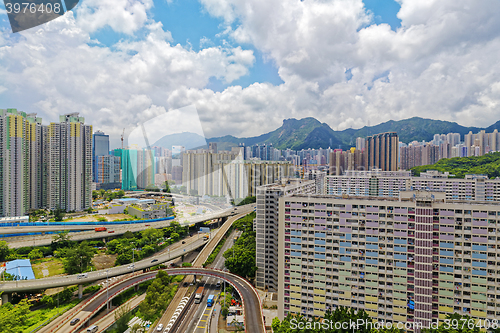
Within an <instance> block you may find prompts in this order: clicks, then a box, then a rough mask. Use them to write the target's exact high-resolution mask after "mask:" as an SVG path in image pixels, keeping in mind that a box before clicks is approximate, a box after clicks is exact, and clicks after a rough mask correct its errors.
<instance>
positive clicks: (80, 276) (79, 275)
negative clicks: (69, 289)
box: [76, 273, 88, 279]
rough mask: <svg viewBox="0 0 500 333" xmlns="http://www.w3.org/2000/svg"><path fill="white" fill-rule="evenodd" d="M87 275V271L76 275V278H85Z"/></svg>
mask: <svg viewBox="0 0 500 333" xmlns="http://www.w3.org/2000/svg"><path fill="white" fill-rule="evenodd" d="M87 277H88V274H87V273H83V274H78V275H77V276H76V278H77V279H85V278H87Z"/></svg>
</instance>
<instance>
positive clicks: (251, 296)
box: [48, 267, 266, 333]
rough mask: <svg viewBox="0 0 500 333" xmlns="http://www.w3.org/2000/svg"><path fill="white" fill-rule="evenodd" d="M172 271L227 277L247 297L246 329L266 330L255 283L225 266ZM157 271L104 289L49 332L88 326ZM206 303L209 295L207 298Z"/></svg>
mask: <svg viewBox="0 0 500 333" xmlns="http://www.w3.org/2000/svg"><path fill="white" fill-rule="evenodd" d="M165 272H167V273H168V274H169V275H197V276H209V277H213V278H216V279H218V280H221V281H226V282H228V283H229V284H231V285H232V286H233V287H235V288H236V290H237V291H238V293H239V294H240V296H241V298H242V301H243V311H244V316H245V330H246V331H247V332H251V333H254V332H255V333H265V332H266V331H265V326H264V321H263V317H262V306H261V302H260V298H259V295H258V294H257V291H256V290H255V289H254V288H253V286H252V285H251V284H250V283H249V282H248V281H246V280H245V279H243V278H242V277H239V276H237V275H234V274H231V273H228V272H224V271H222V270H215V269H210V268H201V267H183V268H171V269H165ZM156 274H157V272H156V271H152V272H147V273H141V274H138V275H135V276H133V277H129V278H128V279H125V280H123V281H120V282H118V283H116V284H114V285H113V286H111V287H110V288H109V289H108V290H103V291H101V292H100V293H99V294H98V295H97V296H95V297H94V298H93V299H92V300H91V301H90V302H87V303H86V304H85V305H84V306H83V307H82V308H81V310H79V311H77V312H75V313H74V314H73V315H71V316H68V317H67V318H66V319H65V321H64V322H63V323H61V325H59V326H58V327H53V328H52V329H51V330H50V331H48V332H63V333H72V332H76V331H78V329H79V328H80V327H82V326H84V324H85V322H86V321H87V320H89V319H90V318H91V317H92V316H93V315H94V314H95V313H97V311H99V309H101V308H102V307H104V306H106V301H107V300H110V299H112V298H113V297H115V296H116V295H118V294H119V293H120V292H123V291H125V290H127V289H129V288H131V287H133V286H134V285H137V284H139V283H142V282H144V281H147V280H151V279H154V278H155V277H156ZM203 299H204V301H205V303H206V296H205V297H204V298H203ZM74 318H78V319H80V321H79V322H78V324H77V325H71V324H70V323H71V320H73V319H74Z"/></svg>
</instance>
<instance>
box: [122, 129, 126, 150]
mask: <svg viewBox="0 0 500 333" xmlns="http://www.w3.org/2000/svg"><path fill="white" fill-rule="evenodd" d="M124 135H125V128H124V129H123V132H122V149H123V136H124Z"/></svg>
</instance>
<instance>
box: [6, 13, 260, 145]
mask: <svg viewBox="0 0 500 333" xmlns="http://www.w3.org/2000/svg"><path fill="white" fill-rule="evenodd" d="M146 28H147V36H146V37H145V38H144V39H142V40H134V39H132V40H128V41H127V40H123V41H121V42H120V43H118V44H116V45H115V46H114V47H113V48H108V47H103V46H101V45H95V43H90V37H89V34H88V31H87V30H84V29H82V28H81V24H80V23H79V22H78V21H77V20H76V21H75V19H74V17H73V15H72V14H71V13H68V15H65V16H63V17H62V18H60V19H58V20H54V21H52V22H49V23H47V24H45V25H43V26H40V27H39V29H38V30H37V29H30V30H28V31H25V32H22V33H20V34H16V35H12V36H8V37H7V38H6V39H4V40H0V41H1V42H2V44H0V77H2V78H4V80H3V81H2V86H4V87H6V88H7V89H8V90H7V91H4V92H3V94H2V95H5V94H7V93H8V95H9V98H10V99H11V100H12V101H22V103H24V105H28V106H29V107H30V108H31V110H27V111H30V112H37V111H38V112H39V113H40V114H41V115H42V116H43V117H44V118H45V122H48V121H54V120H56V119H57V116H58V115H59V114H61V113H66V112H69V111H78V112H80V113H81V115H82V116H85V117H86V120H87V121H88V122H89V123H92V124H94V126H95V128H96V129H103V130H105V131H106V132H108V133H110V134H111V135H114V136H115V138H119V135H120V134H121V132H122V129H123V128H124V127H126V128H127V130H129V128H131V127H134V126H135V125H136V124H137V123H138V122H145V121H147V120H148V119H151V118H154V117H155V116H157V115H158V112H160V111H159V110H163V112H165V110H167V109H169V106H168V102H167V100H168V96H169V95H170V94H172V93H174V92H175V91H176V90H177V89H181V88H182V87H191V88H195V89H202V88H203V87H205V86H206V85H207V83H208V82H209V78H210V77H217V78H219V79H221V80H223V81H226V82H232V81H233V80H236V79H238V78H239V77H240V76H241V75H245V74H246V73H248V69H247V67H248V66H251V65H252V64H253V62H254V56H253V52H252V51H247V50H242V49H241V48H240V47H236V48H229V47H228V48H223V47H210V48H206V49H203V50H201V51H199V52H195V51H193V50H188V49H185V48H183V47H182V46H180V45H171V44H170V43H169V40H171V35H170V33H169V32H166V31H164V30H163V29H162V26H161V24H159V23H152V24H148V25H147V26H146ZM16 38H17V39H16ZM2 107H16V105H13V106H12V105H9V106H2Z"/></svg>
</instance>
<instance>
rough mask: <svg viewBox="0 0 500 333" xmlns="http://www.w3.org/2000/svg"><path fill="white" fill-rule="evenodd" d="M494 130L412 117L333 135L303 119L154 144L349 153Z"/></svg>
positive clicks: (496, 126) (317, 123) (183, 135)
mask: <svg viewBox="0 0 500 333" xmlns="http://www.w3.org/2000/svg"><path fill="white" fill-rule="evenodd" d="M494 129H497V130H499V131H500V120H499V121H497V122H495V123H494V124H492V125H490V126H488V127H486V128H480V127H466V126H462V125H460V124H458V123H456V122H450V121H445V120H434V119H428V118H421V117H412V118H407V119H403V120H389V121H386V122H383V123H380V124H377V125H374V126H363V127H362V128H359V129H353V128H348V129H345V130H342V131H334V130H333V129H332V128H331V127H330V126H329V125H328V124H326V123H322V122H320V121H319V120H317V119H316V118H313V117H306V118H302V119H295V118H288V119H283V123H282V125H281V126H280V127H278V128H277V129H275V130H273V131H271V132H268V133H263V134H260V135H258V136H254V137H247V138H238V137H235V136H233V135H225V136H221V137H213V138H209V139H206V141H205V138H203V137H201V136H200V135H198V134H194V133H189V132H183V133H178V134H171V135H166V136H164V137H162V138H161V139H159V140H158V141H156V142H155V143H154V145H155V146H162V147H165V148H168V149H171V148H172V145H183V146H185V147H186V149H195V148H206V147H207V144H208V143H210V142H216V143H217V146H218V149H219V150H230V149H231V147H236V146H238V145H239V144H240V143H244V144H245V146H253V145H255V144H272V145H273V147H275V148H278V149H287V148H290V149H293V150H301V149H307V148H314V149H318V148H328V147H330V148H334V149H335V148H342V149H349V148H350V147H353V146H355V143H356V138H357V137H367V136H370V135H374V134H378V133H384V132H397V133H398V135H399V141H401V142H404V143H409V142H412V141H426V142H428V141H431V140H432V139H433V136H434V134H446V133H459V134H460V135H461V137H462V138H463V136H464V134H467V133H469V132H470V131H472V132H473V133H477V132H479V131H480V130H485V131H486V132H487V133H491V132H493V130H494Z"/></svg>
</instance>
